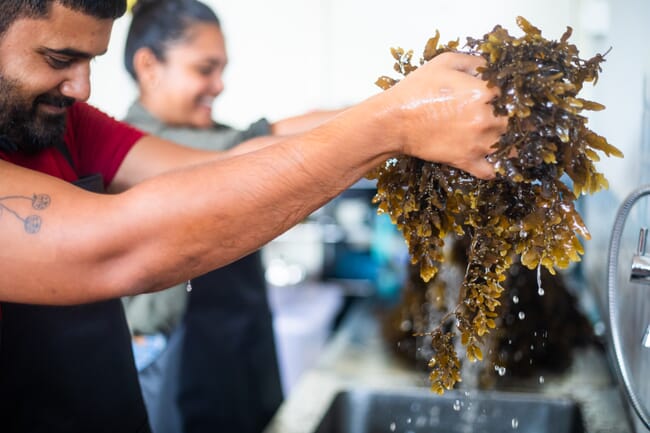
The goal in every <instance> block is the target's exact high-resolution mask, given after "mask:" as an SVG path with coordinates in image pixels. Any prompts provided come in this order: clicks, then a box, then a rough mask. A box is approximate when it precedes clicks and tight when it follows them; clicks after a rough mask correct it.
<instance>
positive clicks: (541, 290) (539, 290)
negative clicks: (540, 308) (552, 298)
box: [537, 287, 545, 296]
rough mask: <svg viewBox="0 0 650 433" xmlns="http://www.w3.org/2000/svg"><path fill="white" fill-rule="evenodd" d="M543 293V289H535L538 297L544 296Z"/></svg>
mask: <svg viewBox="0 0 650 433" xmlns="http://www.w3.org/2000/svg"><path fill="white" fill-rule="evenodd" d="M544 293H545V292H544V289H542V288H541V287H540V288H539V289H537V294H538V295H539V296H544Z"/></svg>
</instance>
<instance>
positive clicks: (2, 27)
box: [0, 0, 126, 36]
mask: <svg viewBox="0 0 650 433" xmlns="http://www.w3.org/2000/svg"><path fill="white" fill-rule="evenodd" d="M54 2H57V3H59V4H61V5H63V6H65V7H67V8H70V9H72V10H75V11H79V12H83V13H85V14H88V15H90V16H93V17H95V18H100V19H117V18H119V17H121V16H122V15H124V12H125V11H126V0H101V1H99V0H0V36H2V35H3V34H4V33H5V31H7V29H8V28H9V26H10V25H11V24H12V23H13V22H14V21H16V20H17V19H20V18H45V17H46V16H47V14H48V13H49V12H50V8H51V7H52V3H54Z"/></svg>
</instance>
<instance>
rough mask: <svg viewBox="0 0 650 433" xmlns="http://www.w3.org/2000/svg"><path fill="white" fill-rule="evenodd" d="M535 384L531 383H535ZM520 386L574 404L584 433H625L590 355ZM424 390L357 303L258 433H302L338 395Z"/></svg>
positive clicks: (422, 380)
mask: <svg viewBox="0 0 650 433" xmlns="http://www.w3.org/2000/svg"><path fill="white" fill-rule="evenodd" d="M536 379H537V378H536ZM540 381H541V380H539V379H537V380H531V381H529V382H525V381H521V382H517V383H516V384H515V385H512V386H510V387H508V389H503V388H499V390H507V391H522V392H535V393H539V394H541V395H543V396H546V397H549V396H550V397H553V396H557V397H569V398H571V399H573V400H575V401H577V402H578V403H579V404H580V407H581V409H582V413H583V417H584V421H585V427H586V430H587V432H588V433H631V432H632V431H633V430H632V429H631V427H630V422H629V418H628V414H627V412H626V410H625V408H624V404H623V398H622V395H621V393H620V390H619V388H618V387H617V386H616V383H615V381H614V380H613V376H612V374H611V373H610V370H609V366H608V363H607V361H606V357H605V356H604V355H603V354H602V353H601V352H599V351H597V350H595V349H585V350H579V351H577V352H576V353H574V360H573V363H572V366H571V367H570V368H569V369H568V371H567V372H565V373H563V374H559V375H544V377H543V383H542V384H540V383H539V382H540ZM428 386H429V383H428V378H427V373H426V372H418V371H415V370H414V369H411V368H407V367H406V366H405V365H404V363H403V362H402V361H401V360H400V359H398V358H397V357H396V356H395V355H394V354H393V353H392V352H391V350H389V348H388V347H387V345H386V343H385V340H384V338H383V337H382V335H381V330H380V323H379V321H378V320H377V319H376V314H375V312H374V307H373V304H372V303H369V302H367V301H364V302H359V303H357V304H355V305H353V306H352V308H351V309H350V311H349V312H348V313H347V314H346V316H345V318H344V320H343V322H342V323H341V325H340V326H339V328H338V330H337V332H336V333H335V334H334V335H333V336H332V338H331V340H330V341H329V342H328V344H327V346H326V347H325V350H324V351H323V353H322V356H321V357H320V359H319V362H318V363H317V365H316V367H314V368H312V369H310V370H309V371H307V372H306V373H305V374H304V375H303V376H302V377H301V379H300V380H299V382H298V383H297V384H296V386H295V388H294V389H293V391H292V392H291V395H289V396H288V397H287V399H286V400H285V402H284V403H283V404H282V406H281V407H280V409H279V410H278V412H277V413H276V415H275V416H274V418H273V419H272V420H271V422H270V424H269V425H268V426H267V428H266V429H265V431H264V433H308V432H312V431H314V430H315V429H316V427H317V425H318V422H319V421H320V419H321V417H322V415H323V414H324V413H325V411H326V409H327V407H328V405H329V404H330V402H331V400H332V399H333V397H334V396H335V394H336V393H337V392H338V391H341V390H345V389H351V388H355V387H357V388H358V387H369V388H373V389H399V388H412V387H423V388H427V387H428Z"/></svg>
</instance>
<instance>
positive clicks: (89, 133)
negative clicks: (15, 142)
mask: <svg viewBox="0 0 650 433" xmlns="http://www.w3.org/2000/svg"><path fill="white" fill-rule="evenodd" d="M143 135H144V133H143V132H141V131H139V130H138V129H135V128H133V127H132V126H129V125H127V124H125V123H122V122H119V121H117V120H115V119H113V118H112V117H110V116H108V115H106V114H105V113H102V112H101V111H99V110H97V109H96V108H94V107H91V106H90V105H88V104H86V103H83V102H77V103H75V104H74V105H73V106H72V107H70V108H69V109H68V116H67V124H66V131H65V138H64V140H65V144H66V145H67V147H68V150H69V151H70V155H71V156H72V161H73V163H74V167H75V169H76V173H75V170H74V169H73V168H72V167H71V166H70V163H69V162H68V161H67V159H66V157H65V156H64V155H63V154H62V153H61V152H60V151H59V150H58V149H56V148H54V147H51V148H48V149H46V150H44V151H43V152H40V153H39V154H38V155H34V156H26V155H22V154H20V153H8V152H2V151H0V159H4V160H5V161H8V162H11V163H14V164H16V165H19V166H21V167H26V168H30V169H32V170H36V171H39V172H41V173H45V174H49V175H51V176H54V177H58V178H59V179H63V180H66V181H68V182H73V181H75V180H77V179H78V178H79V177H83V176H87V175H90V174H95V173H101V174H102V176H103V178H104V186H105V187H106V186H108V184H110V183H111V181H112V180H113V177H114V176H115V173H116V172H117V170H118V168H119V167H120V165H121V164H122V161H123V160H124V157H125V156H126V154H127V153H128V152H129V150H131V148H132V147H133V145H134V144H135V142H136V141H138V140H139V139H140V138H141V137H142V136H143Z"/></svg>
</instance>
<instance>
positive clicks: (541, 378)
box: [539, 376, 544, 384]
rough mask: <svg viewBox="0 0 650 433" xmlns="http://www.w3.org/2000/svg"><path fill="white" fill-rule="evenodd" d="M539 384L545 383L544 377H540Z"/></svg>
mask: <svg viewBox="0 0 650 433" xmlns="http://www.w3.org/2000/svg"><path fill="white" fill-rule="evenodd" d="M539 383H540V384H542V383H544V376H540V377H539Z"/></svg>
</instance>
